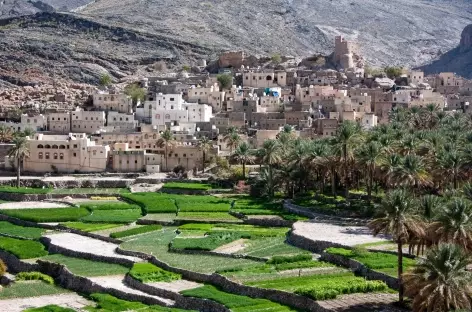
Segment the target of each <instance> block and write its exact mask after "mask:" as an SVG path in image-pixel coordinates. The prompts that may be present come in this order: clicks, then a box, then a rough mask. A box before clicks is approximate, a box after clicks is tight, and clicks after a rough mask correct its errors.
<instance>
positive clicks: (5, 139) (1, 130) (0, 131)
mask: <svg viewBox="0 0 472 312" xmlns="http://www.w3.org/2000/svg"><path fill="white" fill-rule="evenodd" d="M12 139H13V132H12V131H11V129H10V128H8V127H5V126H3V125H1V126H0V142H2V143H10V142H11V140H12Z"/></svg>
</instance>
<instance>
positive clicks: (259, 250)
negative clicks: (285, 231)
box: [237, 236, 308, 257]
mask: <svg viewBox="0 0 472 312" xmlns="http://www.w3.org/2000/svg"><path fill="white" fill-rule="evenodd" d="M246 245H247V247H245V248H244V249H243V250H240V251H238V252H237V253H238V254H247V255H251V256H255V257H271V256H273V255H293V254H300V253H308V251H306V250H303V249H300V248H297V247H294V246H292V245H289V244H287V243H286V242H285V236H278V237H267V238H258V239H254V240H251V241H249V242H247V244H246Z"/></svg>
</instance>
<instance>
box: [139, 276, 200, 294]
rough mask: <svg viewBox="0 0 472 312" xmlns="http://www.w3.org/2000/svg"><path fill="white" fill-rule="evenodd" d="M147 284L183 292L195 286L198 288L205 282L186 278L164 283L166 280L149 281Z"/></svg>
mask: <svg viewBox="0 0 472 312" xmlns="http://www.w3.org/2000/svg"><path fill="white" fill-rule="evenodd" d="M147 285H149V286H152V287H156V288H159V289H165V290H170V291H174V292H181V291H183V290H187V289H193V288H198V287H201V286H203V284H200V283H195V282H192V281H188V280H184V279H181V280H177V281H172V282H170V283H164V282H158V283H147Z"/></svg>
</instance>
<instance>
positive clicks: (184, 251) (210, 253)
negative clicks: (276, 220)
mask: <svg viewBox="0 0 472 312" xmlns="http://www.w3.org/2000/svg"><path fill="white" fill-rule="evenodd" d="M169 251H170V252H174V253H181V254H188V255H205V256H215V257H224V258H234V259H248V260H253V261H259V262H266V261H267V259H265V258H261V257H254V256H249V255H239V254H229V253H222V252H216V251H211V250H192V249H178V248H173V247H169Z"/></svg>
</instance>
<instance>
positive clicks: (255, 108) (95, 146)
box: [0, 36, 472, 173]
mask: <svg viewBox="0 0 472 312" xmlns="http://www.w3.org/2000/svg"><path fill="white" fill-rule="evenodd" d="M330 62H332V63H333V64H334V67H335V68H337V70H334V69H321V66H319V64H318V63H319V59H318V58H316V57H313V58H312V59H310V58H308V59H305V60H303V61H302V62H301V63H297V62H295V61H294V60H293V59H291V58H288V57H280V56H278V55H275V56H273V57H272V58H268V60H267V61H266V62H265V63H263V66H260V64H261V62H258V61H257V59H255V58H254V57H253V56H249V55H246V54H245V53H244V52H227V53H224V54H222V55H221V56H220V57H219V59H218V61H217V62H216V63H215V64H213V65H212V66H206V62H204V61H203V62H202V63H201V64H199V65H201V66H194V67H193V68H190V67H188V68H185V69H182V70H180V71H179V72H177V73H166V74H163V75H162V76H155V77H146V78H141V79H140V80H139V81H136V82H135V83H134V84H132V83H131V84H130V85H131V87H132V88H133V89H134V95H133V94H132V92H133V91H132V92H131V93H130V92H124V91H123V88H122V87H119V86H118V85H112V84H111V81H105V82H104V83H103V85H102V86H101V87H100V88H99V89H95V88H94V89H95V90H93V89H92V88H91V87H89V86H87V85H72V86H70V85H69V86H67V85H65V84H64V83H60V82H55V83H54V85H53V86H49V87H47V86H44V87H38V86H36V87H24V88H23V89H21V92H16V93H15V89H13V90H8V89H7V90H6V91H3V92H2V93H0V103H1V104H2V105H1V112H0V114H1V116H2V117H3V120H4V121H1V122H0V126H1V127H2V129H1V134H2V135H0V137H1V139H2V140H3V144H5V146H4V148H3V149H2V150H4V151H7V150H8V144H9V143H10V142H9V141H8V140H9V139H11V138H12V136H11V134H10V135H9V134H8V132H9V130H8V129H10V130H11V131H10V132H15V131H29V132H28V133H29V136H28V147H29V151H30V154H29V157H27V158H25V160H24V163H23V170H24V171H26V172H31V173H48V172H59V173H61V172H62V173H92V172H93V173H97V172H105V171H110V172H148V173H155V172H168V171H172V170H173V169H174V168H176V167H179V168H181V169H183V170H185V171H192V172H195V173H196V172H198V171H201V170H203V168H204V167H205V166H208V165H209V164H210V162H211V161H212V160H214V159H216V156H223V157H227V156H230V154H231V152H232V151H234V149H235V148H236V146H235V144H234V142H233V143H232V142H231V140H230V139H229V136H228V131H234V130H235V129H236V132H237V133H238V135H239V141H238V143H240V141H241V140H242V141H246V142H248V143H249V144H250V146H252V148H259V147H261V146H262V144H263V142H264V141H265V140H268V139H274V138H276V137H277V135H278V134H279V133H280V131H281V130H282V129H283V128H284V127H291V128H292V129H293V130H294V133H296V136H297V137H302V138H312V139H315V138H323V137H330V136H333V135H335V134H336V131H337V128H338V126H339V124H340V123H341V122H343V121H347V120H350V121H356V122H358V123H360V124H361V125H362V127H363V128H364V129H367V130H368V129H371V128H373V127H375V126H376V125H379V124H384V123H388V122H389V114H390V112H391V111H392V109H395V108H398V107H403V108H412V107H427V106H434V107H436V108H437V109H439V110H444V111H445V112H454V111H463V112H466V113H469V112H470V109H472V108H470V106H469V103H470V102H471V100H472V81H470V80H466V79H464V78H461V77H458V76H456V75H455V74H454V73H440V74H437V75H432V76H425V75H424V73H423V72H422V71H419V70H406V69H398V68H391V72H387V73H384V72H382V71H379V70H373V69H371V68H369V67H367V66H365V61H364V59H363V57H362V55H360V52H359V48H358V46H357V44H356V43H355V42H350V41H347V40H345V39H344V38H342V37H340V36H338V37H336V38H335V50H334V52H333V54H332V55H331V57H330ZM210 67H211V69H210V71H212V72H213V73H211V74H210V73H209V72H208V69H209V68H210ZM387 71H388V70H387ZM104 77H105V78H106V76H104ZM136 92H137V93H138V95H136ZM126 93H127V94H128V95H127V94H126ZM139 94H140V95H139ZM166 130H168V132H169V131H170V134H171V137H172V140H171V138H165V139H164V138H163V133H165V131H166ZM202 138H207V139H208V140H210V142H211V144H210V146H211V147H210V148H208V144H207V147H205V148H202V145H201V144H200V142H201V140H202ZM162 139H164V140H165V141H166V142H163V140H162ZM170 140H171V141H172V142H173V143H172V144H170V145H168V144H167V141H170ZM166 151H167V155H166ZM204 153H206V154H207V155H206V156H207V157H206V159H205V164H203V158H204V157H203V154H204ZM3 156H5V153H4V155H3ZM166 156H167V157H166ZM13 166H15V163H14V162H12V161H11V160H9V159H8V156H7V157H6V160H5V168H6V169H7V170H8V169H9V168H12V167H13Z"/></svg>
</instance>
